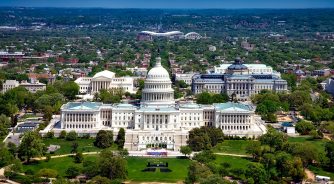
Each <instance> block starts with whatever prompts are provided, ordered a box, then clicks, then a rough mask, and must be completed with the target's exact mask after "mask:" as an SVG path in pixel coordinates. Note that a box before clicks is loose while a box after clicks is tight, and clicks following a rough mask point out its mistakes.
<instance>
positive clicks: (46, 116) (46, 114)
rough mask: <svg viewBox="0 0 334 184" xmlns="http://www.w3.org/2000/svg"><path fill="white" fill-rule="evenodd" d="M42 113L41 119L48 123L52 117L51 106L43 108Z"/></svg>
mask: <svg viewBox="0 0 334 184" xmlns="http://www.w3.org/2000/svg"><path fill="white" fill-rule="evenodd" d="M43 113H44V114H43V118H44V119H45V121H46V122H50V120H51V119H52V115H53V108H52V107H51V106H45V107H44V109H43Z"/></svg>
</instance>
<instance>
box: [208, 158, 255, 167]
mask: <svg viewBox="0 0 334 184" xmlns="http://www.w3.org/2000/svg"><path fill="white" fill-rule="evenodd" d="M224 162H226V163H229V164H230V165H231V169H245V168H246V166H247V164H249V163H250V162H251V161H250V159H248V158H242V157H234V156H222V155H217V158H216V160H215V161H214V163H215V164H217V165H220V164H221V163H224Z"/></svg>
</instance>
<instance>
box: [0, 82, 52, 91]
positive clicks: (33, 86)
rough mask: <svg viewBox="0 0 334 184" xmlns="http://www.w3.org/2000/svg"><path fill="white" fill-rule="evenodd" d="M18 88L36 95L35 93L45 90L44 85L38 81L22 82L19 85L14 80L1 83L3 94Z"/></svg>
mask: <svg viewBox="0 0 334 184" xmlns="http://www.w3.org/2000/svg"><path fill="white" fill-rule="evenodd" d="M18 86H22V87H24V88H26V89H27V90H28V91H29V92H31V93H36V91H39V90H45V89H46V84H44V83H40V82H39V81H33V82H27V81H22V82H21V83H19V82H18V81H16V80H6V81H5V83H3V85H2V92H3V93H5V92H6V91H8V90H10V89H13V88H16V87H18Z"/></svg>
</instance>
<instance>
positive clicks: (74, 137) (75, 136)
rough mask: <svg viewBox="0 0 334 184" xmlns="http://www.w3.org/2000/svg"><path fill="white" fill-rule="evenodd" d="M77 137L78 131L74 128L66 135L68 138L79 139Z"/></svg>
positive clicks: (69, 139)
mask: <svg viewBox="0 0 334 184" xmlns="http://www.w3.org/2000/svg"><path fill="white" fill-rule="evenodd" d="M77 137H78V135H77V133H76V132H75V131H74V130H72V131H70V132H69V133H68V134H67V135H66V140H67V141H74V140H77Z"/></svg>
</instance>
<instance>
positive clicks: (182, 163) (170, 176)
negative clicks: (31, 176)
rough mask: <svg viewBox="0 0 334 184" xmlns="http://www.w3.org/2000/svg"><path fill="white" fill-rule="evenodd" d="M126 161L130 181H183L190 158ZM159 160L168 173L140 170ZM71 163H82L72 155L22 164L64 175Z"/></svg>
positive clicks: (35, 170) (35, 169)
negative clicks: (167, 169)
mask: <svg viewBox="0 0 334 184" xmlns="http://www.w3.org/2000/svg"><path fill="white" fill-rule="evenodd" d="M96 158H97V157H96V156H93V155H89V156H85V159H89V160H96ZM127 161H128V180H131V181H138V182H141V181H149V182H153V181H156V182H177V181H183V180H184V179H185V178H186V176H187V173H188V166H189V163H190V160H188V159H177V158H158V159H154V158H141V157H129V158H127ZM149 161H150V162H153V161H161V162H168V168H169V169H171V170H172V172H170V173H162V172H160V171H159V170H157V171H156V172H142V170H143V169H145V168H146V165H147V162H149ZM71 165H77V166H78V167H81V168H82V164H76V163H74V162H73V158H72V157H61V158H52V159H51V160H50V161H49V162H46V161H38V162H35V163H32V164H30V165H23V171H27V170H28V169H30V170H32V171H34V173H37V172H38V171H39V170H40V169H43V168H49V169H54V170H56V171H58V174H59V175H60V176H66V175H65V171H66V169H67V168H68V167H70V166H71Z"/></svg>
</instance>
